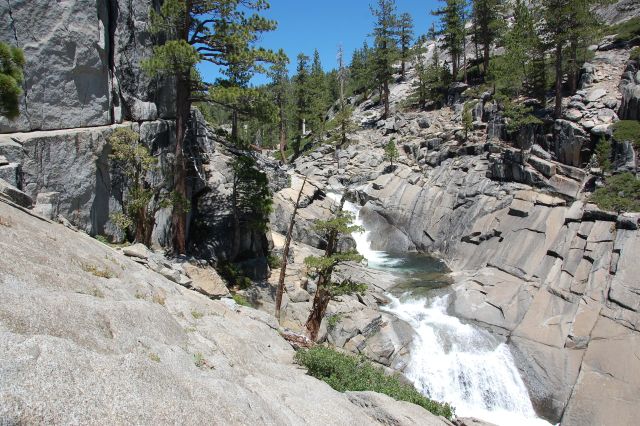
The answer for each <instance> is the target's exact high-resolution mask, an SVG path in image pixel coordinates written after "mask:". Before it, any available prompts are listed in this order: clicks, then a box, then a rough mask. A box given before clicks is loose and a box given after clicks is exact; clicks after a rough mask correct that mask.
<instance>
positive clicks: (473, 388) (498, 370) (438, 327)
mask: <svg viewBox="0 0 640 426" xmlns="http://www.w3.org/2000/svg"><path fill="white" fill-rule="evenodd" d="M344 209H345V210H348V211H350V212H352V213H354V214H355V216H356V220H355V224H357V225H360V226H362V221H361V220H360V218H359V217H358V215H359V207H358V206H356V205H354V204H353V203H350V202H345V204H344ZM352 236H353V238H354V240H355V241H356V246H357V250H358V252H360V254H362V255H363V256H364V257H365V258H366V259H367V261H368V262H369V266H372V267H378V268H385V269H386V268H393V267H394V266H398V265H400V264H401V263H402V259H398V258H393V257H390V256H389V255H388V254H387V253H385V252H382V251H376V250H372V249H371V244H370V242H369V240H368V237H369V232H368V231H365V232H362V233H354V234H353V235H352ZM390 298H391V299H392V303H391V304H390V305H389V306H387V307H386V308H385V310H387V311H388V312H391V313H393V314H395V315H396V316H398V317H399V318H401V319H403V320H404V321H406V322H407V323H409V324H410V325H411V326H412V327H413V329H414V330H415V332H416V338H415V339H414V342H413V346H412V348H411V359H410V361H409V364H408V366H407V368H406V370H405V374H406V376H407V377H408V378H409V379H410V380H412V381H413V382H414V384H415V385H416V387H417V388H418V389H419V390H420V391H422V393H424V394H425V395H427V396H428V397H430V398H432V399H435V400H437V401H443V402H448V403H450V404H451V405H453V406H454V407H455V410H456V415H457V416H458V417H477V418H479V419H483V420H486V421H489V422H492V423H495V424H497V425H549V423H547V422H546V421H544V420H542V419H539V418H537V417H536V415H535V412H534V410H533V407H532V405H531V401H530V399H529V395H528V393H527V389H526V387H525V386H524V383H523V381H522V378H521V377H520V374H519V373H518V370H517V368H516V367H515V364H514V362H513V358H512V356H511V353H510V351H509V348H508V346H507V345H506V344H505V343H504V342H501V341H500V340H499V339H498V338H497V337H496V336H493V335H492V334H490V333H489V332H487V331H485V330H483V329H480V328H479V327H476V326H473V325H470V324H464V323H462V322H461V321H460V320H459V319H458V318H456V317H453V316H450V315H448V314H447V312H446V309H447V306H448V296H436V297H433V298H431V299H426V298H425V297H417V298H416V297H410V296H409V297H404V296H403V297H402V300H401V299H399V298H396V297H393V296H390Z"/></svg>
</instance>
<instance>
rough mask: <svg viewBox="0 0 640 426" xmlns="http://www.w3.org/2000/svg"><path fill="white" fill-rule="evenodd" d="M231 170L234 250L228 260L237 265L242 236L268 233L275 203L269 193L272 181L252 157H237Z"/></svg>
mask: <svg viewBox="0 0 640 426" xmlns="http://www.w3.org/2000/svg"><path fill="white" fill-rule="evenodd" d="M232 169H233V181H232V183H233V186H232V194H231V210H232V218H233V246H232V248H231V253H230V259H229V260H231V261H236V260H238V258H239V256H240V255H241V253H240V242H241V241H242V235H243V234H247V232H246V231H256V232H259V233H264V232H265V231H266V229H267V223H268V221H269V213H271V205H272V203H273V199H272V194H271V192H270V190H269V179H268V178H267V175H266V174H265V173H264V172H263V171H261V170H259V169H258V167H257V163H256V160H255V159H254V158H253V157H251V156H249V155H239V156H237V157H236V158H235V159H234V161H233V163H232ZM243 231H244V232H243Z"/></svg>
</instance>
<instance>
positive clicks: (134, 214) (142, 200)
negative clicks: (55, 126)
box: [108, 128, 174, 246]
mask: <svg viewBox="0 0 640 426" xmlns="http://www.w3.org/2000/svg"><path fill="white" fill-rule="evenodd" d="M108 141H109V145H110V146H111V154H110V155H109V159H110V160H111V165H112V167H113V168H114V169H115V170H117V171H118V172H119V173H118V176H119V177H120V179H121V182H120V185H121V187H122V189H123V191H124V194H123V200H122V212H118V213H113V214H112V215H111V220H112V221H113V222H114V223H115V225H116V226H117V227H118V228H120V229H121V230H122V231H123V232H125V233H127V232H130V231H131V232H134V233H135V234H134V241H135V242H138V243H142V244H144V245H146V246H150V245H151V235H152V232H153V227H154V225H155V217H156V213H157V212H158V211H159V210H160V209H163V208H168V207H171V206H172V205H173V202H174V197H173V195H174V194H171V193H166V192H165V191H163V190H162V189H163V186H164V182H153V181H151V180H149V179H148V176H149V175H150V174H152V172H153V171H154V170H156V169H157V167H158V166H157V162H158V161H157V159H156V158H155V157H153V156H152V155H151V153H150V152H149V149H148V148H147V147H146V146H144V145H143V144H142V143H141V142H140V135H139V134H138V133H136V132H134V131H133V130H131V129H129V128H119V129H116V130H115V131H114V132H113V134H112V135H111V136H109V139H108Z"/></svg>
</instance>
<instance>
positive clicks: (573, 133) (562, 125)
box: [553, 120, 590, 167]
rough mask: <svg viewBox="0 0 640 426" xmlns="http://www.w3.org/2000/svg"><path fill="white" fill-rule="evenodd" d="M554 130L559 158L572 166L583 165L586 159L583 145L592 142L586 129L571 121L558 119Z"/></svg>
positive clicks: (556, 151)
mask: <svg viewBox="0 0 640 426" xmlns="http://www.w3.org/2000/svg"><path fill="white" fill-rule="evenodd" d="M553 130H554V145H553V148H554V152H555V154H556V157H557V158H558V160H559V161H561V162H563V163H565V164H568V165H570V166H576V167H581V166H582V165H583V163H584V161H585V158H583V147H584V146H586V145H587V144H588V143H589V142H590V139H589V137H588V135H587V133H586V132H585V131H584V129H583V128H582V127H581V126H580V125H578V124H576V123H573V122H571V121H567V120H556V121H555V124H554V126H553Z"/></svg>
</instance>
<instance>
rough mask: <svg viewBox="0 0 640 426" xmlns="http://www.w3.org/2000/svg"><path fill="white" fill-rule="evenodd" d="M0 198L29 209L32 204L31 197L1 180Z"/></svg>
mask: <svg viewBox="0 0 640 426" xmlns="http://www.w3.org/2000/svg"><path fill="white" fill-rule="evenodd" d="M0 197H3V198H6V199H8V200H9V201H11V202H13V203H16V204H17V205H19V206H22V207H27V208H29V207H31V205H32V204H33V200H32V199H31V197H29V196H28V195H27V194H25V193H24V192H22V191H20V190H19V189H18V188H16V187H15V186H13V185H11V184H9V183H8V182H6V181H5V180H3V179H0Z"/></svg>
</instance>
